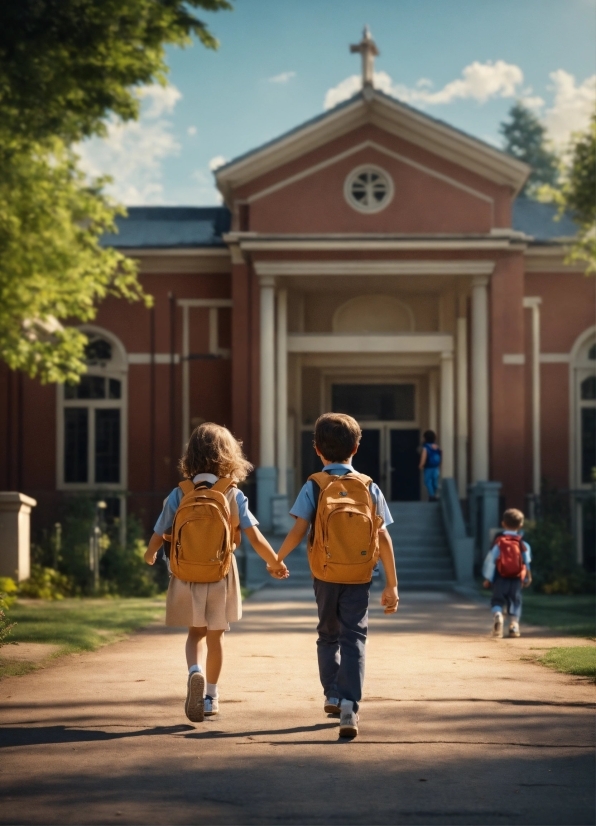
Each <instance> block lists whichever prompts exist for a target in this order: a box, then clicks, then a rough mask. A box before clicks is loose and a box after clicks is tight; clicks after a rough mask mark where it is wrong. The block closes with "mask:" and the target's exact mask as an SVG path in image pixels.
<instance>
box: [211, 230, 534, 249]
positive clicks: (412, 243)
mask: <svg viewBox="0 0 596 826" xmlns="http://www.w3.org/2000/svg"><path fill="white" fill-rule="evenodd" d="M524 238H525V236H523V235H520V234H519V233H515V232H511V233H507V234H502V235H501V234H494V233H491V234H488V235H461V236H454V235H424V236H407V235H398V234H393V235H383V234H379V235H376V234H367V235H356V234H353V233H346V234H341V233H337V234H334V233H330V234H327V235H260V234H258V233H248V232H247V233H229V234H228V235H224V240H225V241H226V243H230V244H239V245H240V248H241V249H242V251H243V252H270V251H271V252H272V251H284V252H307V251H331V252H350V251H353V250H361V251H365V252H393V251H397V252H399V251H401V250H403V251H408V250H427V251H429V252H430V251H443V250H461V251H466V250H487V251H495V250H508V251H519V250H525V248H526V241H525V240H524Z"/></svg>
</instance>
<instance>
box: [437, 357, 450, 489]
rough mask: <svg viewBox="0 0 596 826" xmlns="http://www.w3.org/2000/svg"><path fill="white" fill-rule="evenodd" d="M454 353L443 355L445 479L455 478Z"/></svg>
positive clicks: (442, 434)
mask: <svg viewBox="0 0 596 826" xmlns="http://www.w3.org/2000/svg"><path fill="white" fill-rule="evenodd" d="M453 396H454V393H453V353H452V352H451V350H447V351H445V352H443V353H441V436H440V440H439V441H440V445H441V449H442V451H443V461H442V467H441V472H442V475H443V477H444V478H450V477H452V476H453V436H454V426H453V402H454V398H453Z"/></svg>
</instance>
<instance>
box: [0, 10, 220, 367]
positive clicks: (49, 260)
mask: <svg viewBox="0 0 596 826" xmlns="http://www.w3.org/2000/svg"><path fill="white" fill-rule="evenodd" d="M228 8H231V6H230V4H229V3H228V2H227V0H19V2H8V3H0V169H2V175H1V177H0V358H2V359H3V360H4V361H6V363H7V364H8V365H9V366H10V367H11V368H13V369H20V370H24V371H26V372H27V373H28V374H29V375H30V376H32V377H33V376H36V377H38V378H40V379H41V380H42V381H52V382H56V381H69V380H76V379H77V377H78V376H79V375H80V374H81V373H82V372H83V371H84V369H85V366H84V362H83V360H82V357H83V354H84V347H85V344H86V338H85V337H84V336H83V335H82V334H81V333H79V332H78V331H77V330H76V329H75V328H74V327H68V326H66V324H67V323H72V322H73V321H90V320H91V319H93V318H94V316H95V314H96V308H97V303H98V302H99V301H101V300H102V299H103V298H105V297H106V296H108V295H114V296H118V297H120V298H125V299H128V300H131V301H135V300H145V301H146V302H147V303H149V302H150V299H149V298H148V297H147V296H144V295H143V291H142V288H141V286H140V284H139V282H138V280H137V274H136V267H135V265H134V263H133V262H132V261H130V260H128V259H126V258H125V257H124V256H123V255H121V254H120V253H118V252H117V251H115V250H113V249H105V248H103V247H102V246H101V245H100V238H101V236H102V235H103V234H104V233H105V232H111V231H114V230H115V224H114V221H115V217H116V216H117V215H118V214H119V213H120V214H123V213H124V210H123V209H121V208H119V207H117V206H116V205H115V204H113V203H112V202H111V201H110V200H109V199H108V198H107V197H106V196H105V195H104V194H103V192H102V186H103V185H104V184H105V183H106V181H107V179H103V180H97V181H94V182H91V183H90V182H89V181H88V180H86V178H85V176H84V175H83V174H82V172H81V171H80V170H79V169H78V168H77V158H76V155H75V154H74V152H73V150H72V145H73V143H75V142H76V141H78V140H80V139H82V138H84V137H87V136H90V135H93V134H98V135H101V134H103V133H104V132H105V119H106V118H107V117H108V116H109V115H116V116H117V117H119V118H121V119H124V120H128V119H131V118H136V117H138V114H139V95H138V88H139V87H140V86H142V85H144V84H148V83H154V82H161V83H165V77H166V73H167V65H166V63H165V47H166V46H167V45H169V44H170V45H171V44H174V45H178V46H184V45H187V44H188V43H190V42H191V38H192V36H193V35H195V36H196V37H198V38H199V40H200V41H201V42H202V43H203V45H205V46H207V47H208V48H216V47H217V41H216V40H215V38H214V37H213V36H212V35H211V33H210V32H209V31H208V29H207V26H206V25H205V23H203V22H201V21H200V20H198V19H197V18H196V17H195V16H194V14H193V10H194V9H204V10H208V11H217V10H220V9H228Z"/></svg>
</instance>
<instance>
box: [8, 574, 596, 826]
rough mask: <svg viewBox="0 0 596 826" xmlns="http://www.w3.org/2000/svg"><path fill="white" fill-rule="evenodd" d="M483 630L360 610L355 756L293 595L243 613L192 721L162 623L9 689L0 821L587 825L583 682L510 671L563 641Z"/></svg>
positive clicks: (524, 667)
mask: <svg viewBox="0 0 596 826" xmlns="http://www.w3.org/2000/svg"><path fill="white" fill-rule="evenodd" d="M280 599H283V600H284V601H283V602H281V601H280ZM376 600H377V597H376V596H375V601H376ZM488 622H489V618H488V617H487V611H486V609H485V608H483V607H481V606H478V605H476V604H474V603H472V602H467V601H466V600H464V599H462V598H458V597H455V596H452V595H446V594H432V593H429V594H414V593H411V594H408V593H405V594H404V595H403V597H402V607H401V609H400V613H399V615H398V617H397V618H394V617H390V618H386V617H384V616H383V614H382V613H381V611H380V610H379V609H377V608H375V609H374V610H373V612H372V620H371V626H372V627H371V636H370V643H369V646H368V654H367V656H368V665H367V669H368V671H367V679H366V699H365V702H364V703H363V706H362V712H361V734H360V736H359V737H358V739H357V740H355V741H354V742H342V741H338V738H337V720H335V719H333V718H327V717H326V716H325V715H324V713H323V711H322V695H321V690H320V688H319V683H318V676H317V669H316V655H315V645H314V641H315V634H314V625H315V612H314V606H313V603H312V600H311V598H310V594H309V592H308V591H295V590H292V589H290V588H288V589H285V590H284V592H283V595H282V594H281V593H279V592H271V591H267V590H265V591H263V592H261V593H260V594H258V595H257V596H256V597H255V598H253V599H252V600H250V601H249V602H248V603H246V605H245V618H244V619H243V621H242V622H241V623H239V625H238V626H237V628H236V629H235V630H234V631H233V633H231V634H229V635H228V639H227V662H226V666H225V670H224V676H223V678H222V681H221V690H222V697H223V703H222V708H223V711H222V713H221V714H220V715H219V718H214V719H212V720H211V721H209V722H206V723H204V724H197V725H191V724H189V723H188V721H187V720H186V718H185V717H184V714H183V699H184V693H185V668H184V660H183V642H184V636H183V634H182V633H181V632H178V631H168V630H166V629H164V628H162V627H152V628H149V629H146V630H145V631H142V632H140V633H139V634H136V635H135V636H133V637H131V638H130V639H128V640H126V641H124V642H121V643H117V644H115V645H112V646H109V647H106V648H104V649H102V650H100V651H98V652H96V653H92V654H84V655H80V656H76V657H69V658H65V659H63V660H61V661H59V662H58V663H57V664H56V665H55V666H52V667H50V668H47V669H44V670H43V671H39V672H37V673H34V674H31V675H28V676H25V677H20V678H10V679H7V680H5V681H3V682H2V683H0V724H1V728H0V746H1V747H2V752H1V755H2V759H0V795H1V804H0V823H3V824H9V823H10V824H21V823H23V824H25V823H36V824H37V823H40V824H41V823H52V824H53V823H85V824H87V823H118V822H120V823H140V824H145V823H151V824H153V823H156V824H161V823H164V824H166V823H176V824H177V823H189V824H190V823H193V824H220V823H221V824H245V823H246V824H253V823H254V824H261V823H267V824H268V823H281V824H283V823H288V824H294V823H295V824H311V823H312V824H318V823H320V824H344V823H348V824H360V823H361V824H390V823H391V824H393V823H400V824H401V823H404V824H435V823H436V824H502V823H503V824H565V826H570V825H571V824H593V823H594V791H595V790H594V735H593V731H594V726H593V723H594V700H595V699H596V697H595V691H594V686H593V685H590V684H589V683H588V682H585V681H581V680H578V679H576V678H571V677H568V676H565V675H562V674H557V673H555V672H552V671H550V670H548V669H545V668H543V667H541V666H539V665H537V664H535V663H533V662H531V661H528V660H524V659H522V658H523V657H524V656H526V657H529V658H531V657H535V656H536V655H539V654H540V651H539V650H536V649H540V648H547V647H551V646H552V645H556V644H562V643H561V641H560V640H559V639H558V638H555V637H553V636H546V633H545V632H544V631H540V630H538V629H534V630H528V631H527V633H526V635H525V636H524V637H523V638H522V639H521V640H509V639H506V640H502V641H494V640H492V639H490V638H489V637H488V636H487V635H486V633H485V631H486V630H487V627H488V625H487V623H488ZM580 643H582V641H579V640H568V639H566V640H565V641H564V644H580ZM584 644H585V643H584Z"/></svg>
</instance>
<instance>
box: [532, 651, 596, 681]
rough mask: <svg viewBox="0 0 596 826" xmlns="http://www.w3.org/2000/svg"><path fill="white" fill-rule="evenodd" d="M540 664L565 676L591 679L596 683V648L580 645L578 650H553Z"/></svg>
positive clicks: (542, 658)
mask: <svg viewBox="0 0 596 826" xmlns="http://www.w3.org/2000/svg"><path fill="white" fill-rule="evenodd" d="M538 662H540V663H542V665H546V666H547V667H548V668H554V669H555V670H556V671H562V672H563V674H574V675H575V676H576V677H589V678H590V679H591V680H593V681H594V682H596V647H594V646H588V645H585V646H584V645H579V646H577V647H576V648H551V649H550V651H547V652H546V654H545V655H544V657H541V658H540V659H539V660H538Z"/></svg>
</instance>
